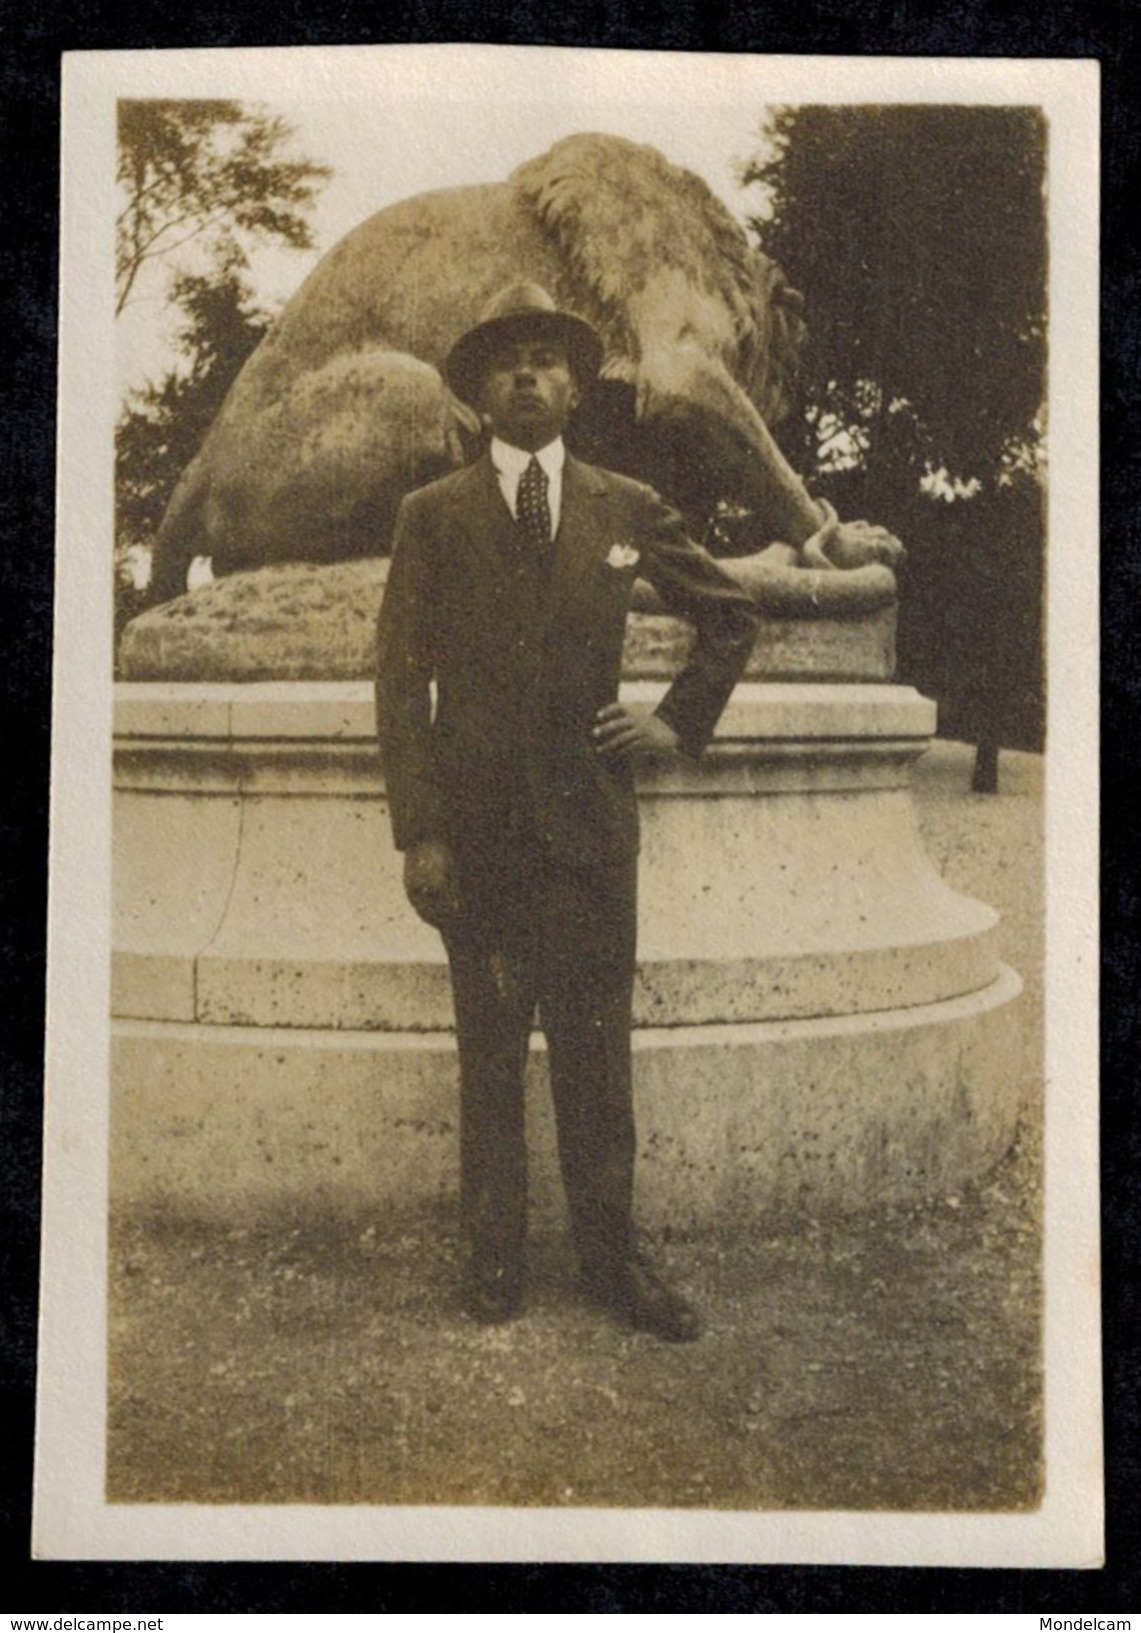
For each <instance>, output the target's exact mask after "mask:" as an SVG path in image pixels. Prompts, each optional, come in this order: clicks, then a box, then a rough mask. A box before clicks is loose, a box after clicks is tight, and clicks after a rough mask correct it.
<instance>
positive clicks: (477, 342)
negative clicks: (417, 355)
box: [444, 282, 602, 406]
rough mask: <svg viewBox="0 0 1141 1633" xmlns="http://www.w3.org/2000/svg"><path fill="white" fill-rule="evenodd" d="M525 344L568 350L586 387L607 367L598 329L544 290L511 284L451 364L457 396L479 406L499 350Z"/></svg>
mask: <svg viewBox="0 0 1141 1633" xmlns="http://www.w3.org/2000/svg"><path fill="white" fill-rule="evenodd" d="M524 338H536V339H542V340H552V341H555V342H557V344H558V345H560V346H562V347H564V348H565V350H566V354H567V361H568V362H569V364H570V366H571V370H572V372H573V373H574V376H575V378H576V380H577V381H578V383H579V385H580V386H583V387H585V386H587V385H589V383H590V382H591V381H592V380H593V379H594V378H595V376H596V375H597V373H598V370H599V367H600V366H601V363H602V341H601V339H600V338H599V335H598V332H597V330H596V329H594V328H592V327H591V325H590V324H589V323H586V322H584V321H583V319H582V318H576V317H573V316H572V315H571V313H570V312H561V311H560V310H559V308H558V307H557V306H556V305H555V303H554V301H553V300H552V299H551V297H550V295H549V294H548V293H547V291H546V290H545V289H544V288H543V287H542V285H541V284H536V283H525V282H524V283H514V284H509V285H508V286H507V288H506V289H501V290H500V291H499V293H498V294H497V295H493V296H492V298H491V299H490V300H489V301H488V303H487V305H486V306H485V307H484V309H483V311H482V312H481V313H480V316H479V322H478V323H476V324H475V325H474V326H473V327H472V328H470V329H468V330H467V331H466V332H465V333H464V334H462V335H461V336H460V338H459V339H458V340H457V341H456V343H455V345H454V346H453V347H452V349H451V351H450V352H449V353H448V355H447V358H446V359H445V362H444V375H445V378H446V379H447V382H448V384H449V386H451V388H452V390H453V391H454V392H455V394H456V396H457V397H459V398H460V400H461V401H462V402H465V403H468V404H471V405H472V406H474V405H475V400H476V398H477V397H478V396H479V391H480V386H481V385H482V383H483V376H484V372H485V370H486V367H487V362H488V359H489V358H490V356H491V355H492V353H493V352H494V350H495V348H496V347H497V346H501V345H503V344H504V342H505V341H511V340H519V339H524Z"/></svg>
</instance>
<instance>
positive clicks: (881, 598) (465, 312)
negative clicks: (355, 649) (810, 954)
mask: <svg viewBox="0 0 1141 1633" xmlns="http://www.w3.org/2000/svg"><path fill="white" fill-rule="evenodd" d="M520 278H524V279H528V280H531V281H533V282H536V283H539V284H541V285H543V286H544V287H545V288H546V289H548V290H550V292H551V293H552V295H553V296H554V297H555V300H556V302H557V303H558V304H559V305H560V306H562V307H564V308H565V309H567V310H569V311H573V312H576V313H578V314H580V315H581V316H582V317H584V318H585V319H587V320H588V321H589V322H590V323H592V324H594V326H595V327H596V328H597V330H598V331H599V333H600V334H601V336H602V338H603V342H604V345H605V358H604V363H603V367H602V372H601V378H600V380H599V382H598V384H597V386H596V387H595V389H594V390H593V391H592V392H591V393H590V394H589V396H588V399H587V401H586V403H584V405H583V408H582V409H581V410H580V411H579V414H578V415H577V416H576V421H575V424H574V426H573V428H572V431H571V433H570V435H569V436H568V441H569V442H570V443H571V444H572V446H573V447H574V449H575V451H576V452H578V453H580V454H581V455H582V456H583V457H584V458H586V459H592V458H593V459H597V460H598V462H599V463H603V464H605V465H607V466H609V467H610V468H612V469H619V470H625V471H626V472H628V473H629V474H632V475H636V476H639V477H641V478H643V479H644V480H647V481H650V482H652V483H653V484H654V486H656V487H657V488H658V489H659V490H660V491H661V492H663V493H664V494H665V495H666V496H667V497H668V498H669V499H671V500H672V502H673V503H675V504H676V505H678V506H679V508H680V509H681V510H682V511H683V512H684V513H685V515H686V516H687V519H688V521H689V523H690V525H691V527H692V528H693V529H694V530H695V532H696V534H697V536H699V537H700V536H702V534H703V532H704V531H705V528H706V523H707V521H708V518H709V517H710V516H711V514H713V513H714V512H715V510H716V509H717V507H718V506H721V507H723V508H724V507H730V508H731V510H732V514H733V515H734V516H735V517H736V518H738V522H737V525H736V526H735V528H734V530H733V535H732V538H731V540H729V541H728V542H727V541H726V539H725V538H724V536H722V537H721V540H720V543H721V553H726V551H728V553H731V554H734V555H736V556H739V557H742V558H745V559H742V560H741V561H740V562H739V563H736V562H735V563H734V564H733V565H734V567H735V568H736V569H737V572H738V575H739V576H741V578H742V582H746V583H747V584H748V585H749V587H750V588H751V589H752V591H753V593H754V594H755V595H756V596H757V597H758V599H759V600H761V601H764V600H765V599H766V596H767V597H768V599H769V600H770V601H771V602H772V604H773V606H774V608H775V609H776V610H781V609H784V610H787V608H788V606H789V605H799V604H801V603H803V604H804V605H806V606H815V607H821V606H822V605H823V606H826V607H827V609H828V610H830V611H836V610H840V609H842V608H843V606H844V605H850V606H857V607H859V608H860V609H865V608H867V607H869V606H876V605H883V604H885V602H890V601H891V600H892V599H893V598H894V593H895V585H894V577H893V575H892V572H891V570H890V569H891V567H892V565H893V564H894V563H895V562H896V561H897V560H898V558H899V555H900V554H901V547H900V545H899V543H898V541H897V540H895V539H893V538H892V537H891V535H890V534H887V533H885V532H884V531H883V530H882V529H879V528H872V527H869V526H867V524H864V523H852V522H848V523H843V522H840V521H839V520H838V519H837V517H836V516H835V513H834V512H831V513H830V512H829V511H828V509H827V507H825V506H823V505H821V504H819V503H817V502H816V501H814V500H813V499H812V498H811V497H810V496H809V494H808V492H807V490H806V488H805V486H804V484H803V482H802V481H801V480H800V478H799V477H798V476H797V475H796V473H795V472H794V471H793V470H792V469H791V467H790V466H789V464H788V462H787V461H786V460H785V458H784V456H783V455H782V454H781V452H780V450H779V448H778V447H777V444H776V442H775V441H774V439H773V436H772V433H771V431H770V429H769V427H770V425H772V424H775V423H777V422H778V421H779V420H780V418H781V417H782V415H784V414H785V413H787V411H788V408H789V405H790V399H791V393H792V390H793V385H794V381H795V374H796V367H797V359H798V356H799V353H800V350H801V346H802V344H803V340H804V336H805V327H804V320H803V316H802V300H801V297H800V296H799V294H798V293H797V292H796V291H795V290H793V289H792V288H791V287H790V285H789V284H788V282H787V280H786V279H785V277H784V274H783V273H782V272H781V271H780V269H779V268H778V267H777V266H775V265H774V264H773V262H771V261H770V260H769V259H768V258H767V257H766V256H764V255H762V254H761V253H760V252H759V251H757V250H756V249H754V248H752V247H751V246H750V244H749V243H748V240H747V239H746V237H745V234H744V232H743V231H742V230H741V228H740V227H739V226H738V225H737V224H736V222H734V220H733V219H732V217H731V216H730V215H729V213H728V211H727V210H726V209H725V208H724V207H723V206H722V205H721V204H720V203H719V202H718V201H717V200H716V199H715V198H714V196H713V194H712V193H711V192H710V190H709V189H708V187H707V186H706V185H705V183H704V182H702V181H700V180H699V179H698V178H697V177H696V176H694V175H692V174H690V173H689V172H688V171H685V170H680V169H678V168H676V167H675V166H673V165H671V164H669V163H668V162H667V161H666V160H665V159H664V158H663V157H662V155H661V154H660V153H658V152H657V151H656V150H655V149H653V148H650V147H644V146H639V145H637V144H635V143H632V142H629V141H626V140H623V139H620V138H618V137H614V136H602V135H581V136H572V137H568V138H567V139H565V140H563V141H560V142H558V143H556V145H555V146H554V147H552V148H551V149H550V151H549V152H547V153H545V154H543V155H542V156H541V157H539V158H536V159H532V160H530V161H529V162H527V163H526V164H523V165H521V166H520V167H519V168H518V169H517V170H515V171H514V172H513V174H512V175H511V176H510V177H509V178H508V179H507V180H506V181H505V182H500V183H493V184H489V185H483V186H471V187H461V188H457V189H453V190H448V191H443V192H435V193H427V194H423V195H420V196H418V197H415V198H410V199H407V200H405V201H404V202H402V203H400V204H395V205H392V206H391V207H390V208H388V209H384V210H381V211H380V212H379V213H378V214H376V215H374V216H372V217H370V218H369V219H368V220H367V221H365V222H364V223H362V225H361V226H359V227H357V228H356V229H355V230H354V231H352V232H350V233H349V234H348V235H347V236H346V237H345V238H343V239H341V241H340V242H339V243H338V244H337V245H335V247H334V248H333V249H332V250H331V251H330V252H329V253H328V254H327V255H326V256H325V257H324V258H323V260H322V261H321V262H320V263H319V264H318V265H317V267H316V268H315V270H314V271H313V273H312V274H311V275H310V277H309V278H308V279H307V280H306V282H305V283H304V284H303V285H302V287H301V289H300V290H299V291H298V293H297V294H296V295H295V296H294V297H293V299H292V300H291V301H290V303H289V304H288V305H287V306H286V308H285V310H284V312H283V313H282V314H281V316H280V317H279V318H278V319H277V321H276V322H275V323H274V324H273V326H272V328H271V329H270V331H269V333H268V334H267V335H266V337H265V339H264V340H263V341H262V343H261V344H260V346H259V347H258V348H257V350H256V351H255V352H254V353H253V355H252V356H251V357H250V358H249V360H248V361H247V363H246V365H245V367H244V368H243V369H242V371H241V373H240V374H239V376H238V378H237V380H236V381H235V382H234V385H233V387H232V389H231V391H230V393H229V396H228V397H227V398H226V401H225V403H224V404H223V407H222V409H221V411H220V413H219V415H218V417H217V419H216V421H215V422H214V425H213V426H212V428H211V430H210V432H209V433H208V435H207V437H206V439H205V441H204V443H203V445H202V448H201V450H200V451H199V453H198V455H197V457H196V458H195V459H194V460H193V461H192V462H191V464H190V465H189V466H188V467H187V469H186V471H185V472H184V474H183V476H182V478H181V480H180V482H179V484H178V486H177V487H176V489H175V491H174V494H173V496H172V498H171V502H170V505H169V507H168V509H167V512H166V515H165V517H164V519H163V523H162V526H161V528H160V530H159V533H158V536H157V539H156V542H155V554H154V577H153V595H154V598H155V599H156V600H166V599H169V598H171V597H173V596H177V595H180V594H181V593H182V592H183V591H184V590H185V588H186V583H187V570H188V568H189V566H190V564H191V563H192V561H194V559H195V558H197V557H210V558H212V562H213V570H214V572H215V573H216V574H218V575H223V574H229V573H233V572H236V571H239V570H242V569H249V568H253V567H260V566H263V565H266V564H269V563H283V562H340V561H346V560H350V559H353V558H356V557H361V556H370V555H371V556H376V555H383V554H385V553H386V552H387V549H388V544H389V540H390V537H391V530H392V526H393V522H394V519H395V513H396V510H397V507H398V505H399V502H400V500H401V498H402V497H403V495H404V494H405V493H407V492H408V491H409V490H410V489H411V488H414V487H417V486H419V485H421V484H422V483H425V482H427V481H430V480H432V479H433V478H434V477H437V476H440V475H443V474H444V473H445V472H447V471H448V470H450V469H451V468H453V467H454V466H456V465H458V464H461V463H462V462H463V461H464V460H465V459H466V458H469V457H471V455H472V453H473V451H474V448H475V444H476V441H477V439H478V437H479V435H480V427H479V425H478V423H477V420H476V417H475V416H474V415H473V414H472V412H471V410H470V409H468V408H467V407H465V406H464V405H463V404H461V403H460V402H459V401H458V400H457V399H456V398H455V397H454V396H453V395H452V394H451V393H450V392H449V391H448V389H447V387H446V386H445V384H444V381H443V379H442V376H441V372H440V369H441V364H442V362H443V359H444V357H445V356H446V354H447V352H448V349H449V347H450V346H451V344H452V342H453V341H454V339H455V338H456V336H457V335H459V334H460V333H461V332H463V331H464V330H465V329H467V328H468V327H470V326H471V325H472V324H473V323H474V322H475V321H476V319H477V317H478V314H479V312H480V311H481V309H482V308H483V306H484V305H485V303H486V302H487V300H488V298H489V297H490V296H491V295H492V294H493V293H494V291H496V290H497V289H499V288H501V287H502V286H503V285H504V284H506V283H508V282H510V281H512V280H517V279H520ZM713 547H714V548H717V544H716V543H715V544H714V546H713ZM805 569H809V571H808V572H805V571H804V570H805ZM810 581H811V582H810Z"/></svg>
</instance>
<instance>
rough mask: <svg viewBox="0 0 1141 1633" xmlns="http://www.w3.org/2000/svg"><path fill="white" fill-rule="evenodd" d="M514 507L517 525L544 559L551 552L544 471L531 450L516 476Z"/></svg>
mask: <svg viewBox="0 0 1141 1633" xmlns="http://www.w3.org/2000/svg"><path fill="white" fill-rule="evenodd" d="M515 510H516V515H517V517H518V519H519V525H520V526H521V527H522V528H523V531H524V532H525V533H526V535H527V538H528V540H529V541H530V543H531V544H533V545H534V547H535V549H536V551H537V552H538V553H539V559H540V561H543V562H546V561H547V560H548V559H549V557H550V554H551V507H550V505H549V504H548V502H547V473H546V471H545V470H544V469H543V467H542V466H541V465H540V464H539V461H538V460H537V459H536V458H535V456H534V454H532V455H531V463H530V464H529V465H528V466H527V469H526V470H525V471H524V472H523V475H522V476H521V477H520V478H519V489H518V492H517V493H516V495H515Z"/></svg>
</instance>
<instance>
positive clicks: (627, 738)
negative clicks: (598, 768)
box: [592, 703, 680, 760]
mask: <svg viewBox="0 0 1141 1633" xmlns="http://www.w3.org/2000/svg"><path fill="white" fill-rule="evenodd" d="M592 735H593V737H594V746H595V749H596V750H597V751H598V753H599V755H600V756H601V757H602V758H603V759H604V760H626V759H630V758H631V757H632V756H634V755H636V754H672V753H673V751H674V750H675V749H676V748H677V746H678V743H679V741H680V739H679V737H678V734H677V732H676V731H674V729H673V727H672V726H671V725H669V724H668V723H667V722H666V721H665V720H663V719H662V717H661V715H660V714H643V713H638V714H633V713H631V712H630V711H629V710H628V709H626V708H624V707H623V705H622V704H621V703H608V704H607V705H606V707H605V708H604V709H599V711H598V713H597V714H596V715H595V717H594V729H593V733H592Z"/></svg>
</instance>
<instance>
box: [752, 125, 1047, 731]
mask: <svg viewBox="0 0 1141 1633" xmlns="http://www.w3.org/2000/svg"><path fill="white" fill-rule="evenodd" d="M765 134H766V137H767V144H766V151H765V153H764V154H763V155H762V156H760V157H758V158H757V159H756V160H755V161H754V162H753V163H752V164H751V165H749V166H748V167H747V169H746V171H745V174H744V180H745V181H746V182H760V183H762V184H763V185H764V187H765V189H766V193H767V198H768V211H767V214H766V215H765V216H764V217H763V218H758V219H755V220H754V221H753V223H752V225H753V227H754V230H755V231H756V233H757V235H758V238H759V239H760V242H761V245H762V247H763V248H764V250H765V251H766V252H767V253H768V254H770V255H772V256H773V258H774V259H775V260H777V261H778V262H779V263H780V264H781V265H782V266H783V267H784V269H785V271H786V272H787V273H788V275H789V277H790V278H791V280H792V282H793V283H794V284H795V285H796V286H797V287H798V288H799V289H800V290H801V291H802V292H803V294H804V296H805V302H806V310H807V317H808V324H809V334H810V339H809V344H808V346H807V348H806V356H805V359H804V367H803V372H802V377H801V387H802V391H803V395H804V413H803V415H802V417H801V418H800V420H799V421H798V422H795V423H793V424H792V425H791V426H788V427H786V428H784V432H783V435H784V439H785V441H786V446H787V451H788V453H789V456H790V458H791V460H792V462H793V464H794V465H797V466H798V467H799V468H801V469H803V470H805V471H806V472H809V473H811V474H812V476H813V479H814V481H815V483H816V485H817V486H818V487H819V488H820V489H821V490H823V491H826V492H827V493H828V495H829V497H830V498H831V499H832V500H833V502H834V503H835V504H836V505H837V508H838V509H839V510H840V512H841V514H842V515H846V516H852V515H863V516H868V517H869V518H870V519H871V520H873V521H877V522H881V523H883V524H884V525H886V526H888V527H891V528H892V529H893V531H895V532H897V533H898V534H899V536H900V537H901V538H903V539H904V541H905V543H906V544H907V546H908V549H909V552H910V560H909V563H908V565H907V567H906V569H905V571H904V574H903V578H902V582H901V591H902V595H901V607H900V667H901V671H902V672H903V673H904V674H905V676H906V678H908V679H910V680H912V681H913V682H915V683H916V684H918V685H921V686H924V687H925V688H926V689H929V690H931V691H932V692H934V693H935V695H936V696H937V697H938V698H939V701H940V705H941V709H942V714H943V719H944V725H945V729H947V730H954V731H957V732H959V733H960V734H961V735H965V736H967V737H969V738H971V739H974V740H989V741H998V740H1000V741H1002V742H1005V743H1008V744H1011V745H1017V746H1021V747H1035V746H1038V745H1039V744H1040V742H1041V737H1042V696H1041V679H1042V675H1041V671H1042V663H1041V597H1042V552H1043V535H1044V526H1043V509H1042V496H1041V490H1040V479H1041V475H1042V466H1043V448H1042V424H1041V416H1042V404H1043V398H1044V391H1045V363H1046V313H1045V281H1046V234H1045V208H1044V202H1043V192H1044V170H1045V125H1044V121H1043V119H1042V116H1041V114H1040V112H1039V111H1038V110H1036V109H1033V108H1019V107H963V106H950V107H942V106H925V107H912V106H895V107H879V106H877V107H860V106H855V107H817V106H805V107H796V108H779V109H776V110H775V111H774V112H773V113H772V114H771V115H770V117H769V119H768V122H767V126H766V133H765ZM793 444H796V445H795V446H793Z"/></svg>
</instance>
